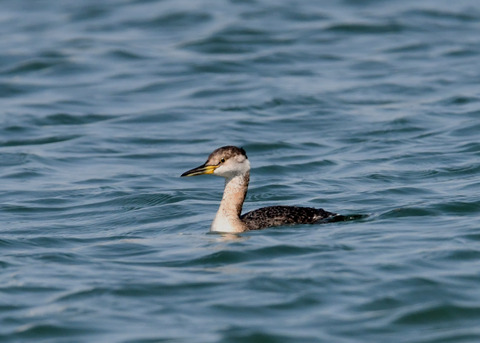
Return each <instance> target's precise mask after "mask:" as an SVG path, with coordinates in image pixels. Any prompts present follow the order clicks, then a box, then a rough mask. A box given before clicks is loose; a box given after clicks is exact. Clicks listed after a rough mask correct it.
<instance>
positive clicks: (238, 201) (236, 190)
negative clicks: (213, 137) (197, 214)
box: [182, 146, 344, 233]
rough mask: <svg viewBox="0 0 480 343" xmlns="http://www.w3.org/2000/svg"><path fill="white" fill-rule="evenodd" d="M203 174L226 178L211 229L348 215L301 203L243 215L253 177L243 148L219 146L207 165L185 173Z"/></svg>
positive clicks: (260, 226)
mask: <svg viewBox="0 0 480 343" xmlns="http://www.w3.org/2000/svg"><path fill="white" fill-rule="evenodd" d="M202 174H214V175H218V176H222V177H224V178H225V189H224V192H223V197H222V201H221V202H220V207H219V209H218V211H217V214H216V215H215V219H214V220H213V222H212V226H211V228H210V230H211V231H216V232H231V233H238V232H244V231H248V230H260V229H264V228H267V227H272V226H280V225H294V224H315V223H321V222H325V221H338V220H341V218H344V217H343V216H340V215H337V214H335V213H332V212H327V211H325V210H323V209H321V208H320V209H317V208H312V207H297V206H271V207H264V208H260V209H258V210H255V211H251V212H248V213H245V214H243V215H241V211H242V206H243V201H244V200H245V196H246V194H247V190H248V183H249V181H250V162H249V161H248V158H247V154H246V153H245V150H243V149H242V148H238V147H235V146H224V147H221V148H218V149H216V150H215V151H213V152H212V153H211V154H210V155H209V156H208V159H207V161H206V162H205V163H204V164H203V165H201V166H199V167H197V168H194V169H191V170H189V171H187V172H185V173H183V174H182V176H194V175H202Z"/></svg>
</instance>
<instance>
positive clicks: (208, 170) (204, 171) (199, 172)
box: [180, 165, 218, 176]
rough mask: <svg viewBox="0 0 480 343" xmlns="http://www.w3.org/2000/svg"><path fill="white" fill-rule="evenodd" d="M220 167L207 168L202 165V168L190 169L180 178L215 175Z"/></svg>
mask: <svg viewBox="0 0 480 343" xmlns="http://www.w3.org/2000/svg"><path fill="white" fill-rule="evenodd" d="M217 168H218V166H206V165H201V166H200V167H197V168H193V169H190V170H188V171H186V172H185V173H183V174H182V175H180V176H196V175H204V174H213V172H214V171H215V169H217Z"/></svg>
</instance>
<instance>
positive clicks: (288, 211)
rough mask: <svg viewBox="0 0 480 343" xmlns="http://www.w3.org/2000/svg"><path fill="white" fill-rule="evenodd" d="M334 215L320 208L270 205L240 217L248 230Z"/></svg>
mask: <svg viewBox="0 0 480 343" xmlns="http://www.w3.org/2000/svg"><path fill="white" fill-rule="evenodd" d="M336 215H337V214H336V213H332V212H327V211H325V210H324V209H322V208H313V207H297V206H270V207H262V208H259V209H258V210H254V211H250V212H247V213H245V214H243V215H242V216H240V219H241V220H242V221H243V222H244V223H245V224H246V225H247V227H248V229H249V230H260V229H265V228H267V227H272V226H280V225H294V224H315V223H319V222H320V221H322V220H325V219H328V218H332V217H334V216H336Z"/></svg>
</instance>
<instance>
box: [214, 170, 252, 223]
mask: <svg viewBox="0 0 480 343" xmlns="http://www.w3.org/2000/svg"><path fill="white" fill-rule="evenodd" d="M249 180H250V173H249V172H248V171H247V172H245V173H243V174H236V175H233V176H231V177H227V178H225V189H224V191H223V198H222V202H221V203H220V207H219V209H218V211H217V214H216V215H215V219H214V220H213V223H212V226H211V227H210V231H215V232H231V233H235V232H244V231H247V230H248V229H247V226H246V225H245V224H244V223H243V222H242V221H241V219H240V214H241V213H242V206H243V201H244V200H245V196H246V195H247V189H248V182H249Z"/></svg>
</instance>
